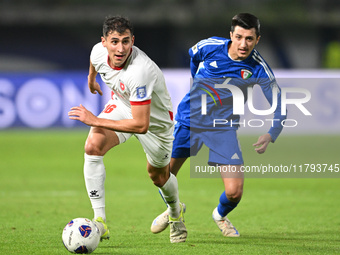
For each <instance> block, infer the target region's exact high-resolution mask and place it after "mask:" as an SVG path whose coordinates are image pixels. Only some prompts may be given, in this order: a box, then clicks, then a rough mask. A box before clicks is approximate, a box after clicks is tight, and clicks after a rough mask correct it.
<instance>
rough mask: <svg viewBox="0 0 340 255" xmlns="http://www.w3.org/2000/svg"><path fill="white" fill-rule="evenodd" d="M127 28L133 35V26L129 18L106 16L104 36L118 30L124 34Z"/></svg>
mask: <svg viewBox="0 0 340 255" xmlns="http://www.w3.org/2000/svg"><path fill="white" fill-rule="evenodd" d="M126 30H130V32H131V36H132V35H133V26H132V24H131V22H130V21H129V20H128V19H127V18H123V17H120V16H115V17H111V16H108V17H106V19H105V21H104V24H103V36H104V37H107V36H108V35H109V33H110V32H113V31H117V32H118V33H120V34H122V33H124V32H125V31H126Z"/></svg>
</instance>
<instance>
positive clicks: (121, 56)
mask: <svg viewBox="0 0 340 255" xmlns="http://www.w3.org/2000/svg"><path fill="white" fill-rule="evenodd" d="M115 57H116V58H117V59H122V58H124V57H125V55H115Z"/></svg>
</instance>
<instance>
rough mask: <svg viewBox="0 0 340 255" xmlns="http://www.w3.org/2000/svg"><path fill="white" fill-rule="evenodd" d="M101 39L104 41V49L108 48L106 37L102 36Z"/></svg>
mask: <svg viewBox="0 0 340 255" xmlns="http://www.w3.org/2000/svg"><path fill="white" fill-rule="evenodd" d="M101 39H102V45H103V46H104V47H106V39H105V37H104V36H102V37H101Z"/></svg>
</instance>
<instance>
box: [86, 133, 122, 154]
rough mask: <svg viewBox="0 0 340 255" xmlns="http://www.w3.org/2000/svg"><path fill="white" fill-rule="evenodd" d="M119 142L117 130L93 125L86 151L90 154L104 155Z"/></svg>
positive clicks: (87, 140)
mask: <svg viewBox="0 0 340 255" xmlns="http://www.w3.org/2000/svg"><path fill="white" fill-rule="evenodd" d="M118 144H119V138H118V136H117V134H116V132H115V131H112V130H108V129H105V128H98V127H91V129H90V132H89V135H88V136H87V139H86V143H85V153H86V154H88V155H98V156H103V155H105V154H106V152H108V151H109V150H110V149H111V148H112V147H114V146H116V145H118Z"/></svg>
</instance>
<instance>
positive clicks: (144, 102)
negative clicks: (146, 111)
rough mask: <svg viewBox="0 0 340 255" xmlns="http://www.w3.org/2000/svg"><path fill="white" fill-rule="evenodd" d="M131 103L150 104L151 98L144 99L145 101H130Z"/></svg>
mask: <svg viewBox="0 0 340 255" xmlns="http://www.w3.org/2000/svg"><path fill="white" fill-rule="evenodd" d="M130 104H131V105H145V104H151V99H149V100H145V101H130Z"/></svg>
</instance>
